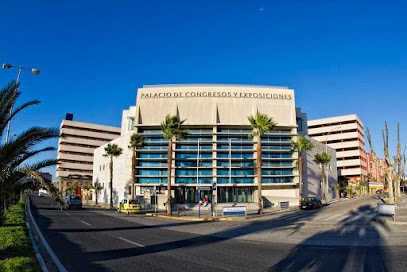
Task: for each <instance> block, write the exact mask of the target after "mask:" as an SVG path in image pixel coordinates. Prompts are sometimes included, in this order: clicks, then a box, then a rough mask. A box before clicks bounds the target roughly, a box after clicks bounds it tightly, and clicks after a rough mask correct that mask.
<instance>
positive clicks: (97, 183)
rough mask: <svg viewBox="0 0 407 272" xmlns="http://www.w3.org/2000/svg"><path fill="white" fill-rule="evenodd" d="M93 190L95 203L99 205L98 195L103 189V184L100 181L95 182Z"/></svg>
mask: <svg viewBox="0 0 407 272" xmlns="http://www.w3.org/2000/svg"><path fill="white" fill-rule="evenodd" d="M92 187H93V190H95V205H96V206H97V205H98V204H99V203H98V195H99V191H100V190H102V189H103V186H102V185H101V184H100V183H99V182H97V181H96V182H95V183H94V184H93V186H92Z"/></svg>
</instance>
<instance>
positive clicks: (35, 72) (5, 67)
mask: <svg viewBox="0 0 407 272" xmlns="http://www.w3.org/2000/svg"><path fill="white" fill-rule="evenodd" d="M2 67H3V69H10V68H17V69H18V74H17V79H16V84H18V82H19V81H20V75H21V71H22V70H30V71H31V73H33V74H34V75H38V74H39V73H40V70H38V69H36V68H29V67H24V66H17V65H11V64H8V63H4V64H3V66H2ZM16 90H17V89H16ZM13 106H14V105H11V107H10V116H11V114H12V112H13ZM10 128H11V119H10V120H9V121H8V123H7V132H6V143H8V139H9V136H10Z"/></svg>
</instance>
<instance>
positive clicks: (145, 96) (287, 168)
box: [93, 85, 299, 208]
mask: <svg viewBox="0 0 407 272" xmlns="http://www.w3.org/2000/svg"><path fill="white" fill-rule="evenodd" d="M136 101H137V103H136V106H133V107H130V108H129V109H128V110H125V111H123V116H122V129H121V134H122V136H121V137H120V138H117V139H115V140H113V141H112V142H110V143H112V144H113V143H114V144H117V145H118V146H119V147H121V148H122V149H123V154H122V155H120V156H118V157H116V158H114V159H113V166H114V167H113V177H114V178H113V196H114V197H113V203H114V205H117V203H118V202H119V201H120V200H121V199H122V198H126V197H128V196H129V195H130V193H131V180H132V179H131V150H130V149H129V148H128V146H129V139H130V136H131V135H132V134H133V133H138V134H140V135H141V136H142V137H143V139H144V142H145V146H144V147H143V148H141V149H139V150H137V151H136V182H137V184H136V194H137V196H138V197H143V198H144V199H145V200H146V201H147V202H149V201H150V196H151V195H152V194H154V193H156V194H158V195H160V196H164V195H167V194H171V196H172V197H173V198H174V202H176V203H185V204H188V203H190V204H191V205H193V204H196V203H198V201H199V199H203V198H204V197H207V198H209V199H210V201H211V202H212V203H216V204H217V205H231V203H233V204H242V203H244V204H245V205H246V206H250V205H253V207H255V206H256V205H257V194H258V192H257V187H258V186H257V177H256V166H255V161H256V140H255V139H250V138H249V137H248V135H249V134H250V133H252V129H251V127H250V123H249V121H248V117H249V116H255V115H256V114H257V113H261V114H267V115H268V116H269V117H272V118H273V120H274V121H275V122H276V123H277V126H276V127H275V128H274V129H273V130H272V131H270V132H269V133H266V134H265V135H263V137H262V139H261V140H262V160H263V162H262V195H263V199H264V205H265V207H267V206H268V205H276V204H278V202H279V201H289V202H290V205H298V201H299V199H298V170H297V169H296V159H297V158H296V154H295V152H294V153H293V152H292V151H291V140H293V139H295V137H296V135H297V123H296V121H297V120H296V109H295V99H294V90H292V89H289V88H285V87H273V86H246V85H154V86H144V87H143V88H139V89H138V92H137V100H136ZM166 115H176V116H178V117H179V118H180V120H185V122H184V124H183V128H184V129H187V130H188V135H187V136H186V137H185V138H184V139H181V140H177V141H176V143H175V145H174V147H175V148H174V152H173V154H172V158H173V165H172V173H171V184H172V187H171V192H168V191H167V182H168V181H167V176H168V172H167V151H168V139H165V138H163V133H162V130H161V127H160V125H161V123H162V122H163V121H164V120H165V117H166ZM104 147H105V145H104V146H101V147H100V148H97V149H96V150H95V153H94V163H93V182H96V181H97V182H99V183H100V184H102V185H103V187H104V190H103V191H102V193H100V195H99V199H98V201H99V202H101V203H109V195H110V191H109V182H110V180H109V177H110V174H109V167H108V166H109V159H108V158H106V157H103V154H104ZM198 191H199V192H200V194H198ZM163 199H165V198H163ZM163 202H164V201H163ZM147 204H148V203H147ZM157 205H158V206H159V208H162V205H163V203H157Z"/></svg>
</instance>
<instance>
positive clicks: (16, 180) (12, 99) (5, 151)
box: [0, 81, 62, 224]
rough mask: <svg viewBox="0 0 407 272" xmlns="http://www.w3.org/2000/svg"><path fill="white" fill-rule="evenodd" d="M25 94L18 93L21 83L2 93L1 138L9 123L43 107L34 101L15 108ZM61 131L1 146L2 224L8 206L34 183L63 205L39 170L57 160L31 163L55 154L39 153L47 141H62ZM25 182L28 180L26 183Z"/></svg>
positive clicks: (29, 134)
mask: <svg viewBox="0 0 407 272" xmlns="http://www.w3.org/2000/svg"><path fill="white" fill-rule="evenodd" d="M20 94H21V92H19V91H18V83H16V82H15V81H11V82H10V83H9V84H7V85H6V86H5V87H4V88H3V89H2V90H1V91H0V138H1V137H2V136H3V134H4V133H5V129H6V127H7V124H8V122H9V121H11V120H12V119H13V118H14V117H15V116H16V115H17V114H18V113H20V112H21V111H22V110H24V109H26V108H27V107H29V106H32V105H36V104H39V103H40V101H38V100H33V101H29V102H26V103H23V104H22V105H19V106H17V107H15V104H16V102H17V99H18V98H19V96H20ZM58 136H59V130H58V129H57V128H41V127H32V128H29V129H27V130H25V131H23V132H22V133H20V134H18V135H16V136H15V137H12V138H10V139H9V141H8V142H7V143H4V144H1V145H0V199H1V201H0V224H1V222H2V219H3V216H4V208H5V207H4V204H5V203H8V202H10V201H11V202H15V197H14V196H18V195H19V194H20V192H21V190H23V189H25V188H28V187H30V186H31V187H32V184H33V182H38V183H40V185H41V187H44V188H46V189H47V190H48V192H49V193H50V194H52V195H53V196H54V197H55V198H56V199H57V201H59V202H61V201H62V200H61V199H60V198H59V196H58V193H57V190H56V188H54V187H53V186H52V182H51V180H47V179H45V178H44V177H42V176H41V174H40V173H39V170H40V169H42V168H44V167H48V166H52V165H56V164H57V163H58V162H57V160H55V159H47V160H40V161H38V160H37V161H36V162H34V163H31V162H30V161H32V160H33V159H35V157H36V156H37V155H40V154H42V153H44V152H48V151H54V150H55V148H54V147H50V146H49V147H42V148H39V149H36V146H37V145H38V144H42V143H43V142H44V141H46V140H49V139H53V138H58ZM23 178H26V179H25V180H23Z"/></svg>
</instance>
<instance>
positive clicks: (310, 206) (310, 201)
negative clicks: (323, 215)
mask: <svg viewBox="0 0 407 272" xmlns="http://www.w3.org/2000/svg"><path fill="white" fill-rule="evenodd" d="M321 207H322V201H321V199H320V198H319V197H306V198H303V199H302V201H301V206H300V208H301V210H314V209H318V208H321Z"/></svg>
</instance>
